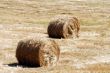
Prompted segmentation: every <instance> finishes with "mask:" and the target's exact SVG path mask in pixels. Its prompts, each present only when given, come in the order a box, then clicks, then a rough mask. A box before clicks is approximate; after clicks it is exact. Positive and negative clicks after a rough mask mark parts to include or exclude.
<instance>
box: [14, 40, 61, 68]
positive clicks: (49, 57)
mask: <svg viewBox="0 0 110 73" xmlns="http://www.w3.org/2000/svg"><path fill="white" fill-rule="evenodd" d="M59 55H60V49H59V46H58V45H57V44H56V42H55V41H52V40H33V39H30V40H23V41H20V42H19V43H18V46H17V50H16V58H17V60H18V62H19V64H22V65H27V66H35V67H38V66H55V65H56V63H57V61H58V59H59Z"/></svg>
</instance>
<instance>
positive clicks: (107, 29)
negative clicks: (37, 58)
mask: <svg viewBox="0 0 110 73" xmlns="http://www.w3.org/2000/svg"><path fill="white" fill-rule="evenodd" d="M62 14H65V15H72V16H76V17H77V18H78V19H79V21H80V24H81V30H80V37H79V38H71V39H53V40H55V41H56V42H57V43H58V44H59V46H60V48H61V56H60V60H59V63H58V64H57V66H55V67H52V68H51V67H50V68H43V67H37V68H36V67H34V68H32V67H24V66H19V65H17V60H16V58H15V51H16V46H17V43H18V41H19V40H21V39H26V38H36V39H38V38H45V39H52V38H48V35H47V26H48V22H49V21H50V19H51V18H52V17H53V16H56V15H62ZM53 30H54V29H53ZM0 73H110V1H109V0H0Z"/></svg>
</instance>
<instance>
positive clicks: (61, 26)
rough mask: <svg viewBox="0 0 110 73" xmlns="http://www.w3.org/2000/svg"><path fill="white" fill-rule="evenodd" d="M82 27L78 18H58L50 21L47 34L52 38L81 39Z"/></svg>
mask: <svg viewBox="0 0 110 73" xmlns="http://www.w3.org/2000/svg"><path fill="white" fill-rule="evenodd" d="M79 30H80V25H79V21H78V19H77V18H76V17H72V16H58V17H56V18H54V19H53V20H52V21H50V23H49V26H48V29H47V32H48V35H49V37H52V38H70V37H73V35H74V34H75V36H76V37H79Z"/></svg>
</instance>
